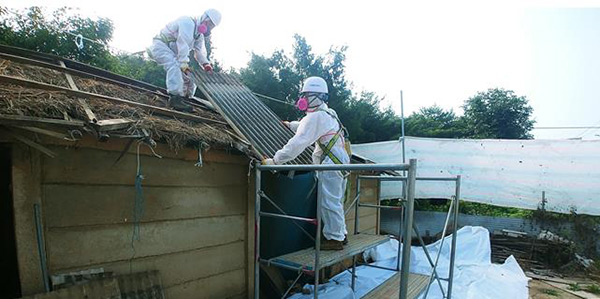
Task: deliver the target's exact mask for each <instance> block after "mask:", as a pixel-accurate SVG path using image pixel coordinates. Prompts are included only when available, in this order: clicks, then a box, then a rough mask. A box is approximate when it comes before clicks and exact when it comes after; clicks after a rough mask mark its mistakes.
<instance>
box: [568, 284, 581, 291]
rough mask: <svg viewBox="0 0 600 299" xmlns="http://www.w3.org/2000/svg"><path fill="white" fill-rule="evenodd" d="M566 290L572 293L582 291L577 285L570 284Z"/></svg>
mask: <svg viewBox="0 0 600 299" xmlns="http://www.w3.org/2000/svg"><path fill="white" fill-rule="evenodd" d="M567 289H569V291H574V292H577V291H581V290H582V289H581V286H580V285H579V284H578V283H570V284H569V287H568V288H567Z"/></svg>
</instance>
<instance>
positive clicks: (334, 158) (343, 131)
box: [317, 109, 348, 164]
mask: <svg viewBox="0 0 600 299" xmlns="http://www.w3.org/2000/svg"><path fill="white" fill-rule="evenodd" d="M318 111H324V112H325V113H327V114H329V116H331V117H333V118H334V119H335V120H336V121H337V122H338V125H339V127H340V129H339V130H338V131H337V132H335V134H334V135H333V137H331V139H329V142H327V144H323V143H321V141H320V140H317V144H318V145H319V147H320V148H321V150H322V151H323V155H321V163H323V160H325V157H329V159H331V161H333V163H335V164H343V163H342V161H341V160H340V159H339V158H338V157H337V156H336V155H335V154H333V152H332V151H331V150H332V149H333V147H334V146H335V143H336V142H337V141H338V139H340V138H342V134H344V136H348V132H347V131H346V128H345V127H344V126H343V125H342V122H341V121H340V119H339V118H338V117H337V115H335V114H334V113H332V112H331V111H329V110H327V109H319V110H318ZM323 136H325V135H323ZM323 136H321V137H323ZM321 137H319V139H321ZM344 149H346V148H345V147H344ZM346 150H347V149H346Z"/></svg>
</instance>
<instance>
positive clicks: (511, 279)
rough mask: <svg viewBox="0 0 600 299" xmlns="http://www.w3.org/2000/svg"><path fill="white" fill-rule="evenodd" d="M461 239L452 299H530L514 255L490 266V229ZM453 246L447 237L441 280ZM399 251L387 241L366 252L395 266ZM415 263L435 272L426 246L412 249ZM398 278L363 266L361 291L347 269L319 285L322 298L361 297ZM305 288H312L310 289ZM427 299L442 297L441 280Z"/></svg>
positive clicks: (467, 232) (306, 298) (433, 249)
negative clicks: (354, 287)
mask: <svg viewBox="0 0 600 299" xmlns="http://www.w3.org/2000/svg"><path fill="white" fill-rule="evenodd" d="M457 238H458V239H457V245H456V249H457V251H456V252H457V254H456V260H455V264H454V283H453V289H452V298H465V299H481V298H483V299H486V298H511V299H527V298H528V296H529V290H528V288H527V284H528V280H529V279H528V278H527V277H526V276H525V273H523V270H521V267H519V264H518V263H517V261H516V260H515V259H514V257H512V256H510V257H509V258H508V259H506V261H505V262H504V264H502V265H498V264H492V263H491V247H490V239H489V232H488V231H487V230H486V229H485V228H482V227H470V226H467V227H463V228H462V229H460V230H459V231H458V232H457ZM450 242H451V238H450V236H448V237H446V240H445V241H444V246H443V247H442V250H441V254H440V259H439V262H438V268H437V271H438V274H439V275H440V276H441V277H447V276H448V274H447V273H448V269H449V264H450ZM440 244H441V241H438V242H436V243H433V244H430V245H428V246H427V249H428V251H429V253H430V255H431V256H432V258H434V259H435V256H436V255H437V252H438V251H439V248H440ZM397 250H398V241H396V240H390V241H389V242H388V243H385V244H382V245H380V246H378V247H377V248H375V249H373V250H371V251H369V252H366V253H365V254H366V255H368V256H369V257H371V258H372V259H374V260H375V262H374V263H373V264H375V265H378V266H383V267H388V268H395V267H396V263H397V259H396V254H397ZM410 260H411V263H410V270H411V272H412V273H417V274H424V275H430V274H431V267H430V265H429V262H428V261H427V259H426V257H425V253H424V251H423V248H422V247H417V246H413V247H412V249H411V258H410ZM394 274H395V272H394V271H389V270H383V269H379V268H373V267H367V266H360V267H357V275H358V278H357V280H356V292H352V289H351V288H350V284H351V279H352V276H351V274H350V273H349V272H348V271H345V272H342V273H340V274H338V275H336V276H335V277H333V278H332V279H331V280H330V281H329V282H328V283H326V284H323V285H321V286H319V298H335V299H338V298H339V299H354V298H361V297H362V296H364V295H366V294H368V293H369V292H370V291H371V290H373V289H374V288H375V287H377V286H378V285H380V284H381V283H383V282H385V281H386V280H387V279H388V278H390V277H391V276H392V275H394ZM306 287H307V288H309V289H311V290H312V289H313V288H312V286H310V285H307V286H306ZM442 287H443V288H444V292H446V291H447V283H446V282H444V281H442ZM290 298H294V299H310V298H313V295H312V294H309V295H305V294H295V295H293V296H291V297H290ZM421 298H423V295H421ZM427 298H428V299H431V298H443V296H442V293H441V290H440V287H439V285H438V284H437V282H435V281H434V282H433V284H432V285H431V288H430V290H429V295H428V296H427Z"/></svg>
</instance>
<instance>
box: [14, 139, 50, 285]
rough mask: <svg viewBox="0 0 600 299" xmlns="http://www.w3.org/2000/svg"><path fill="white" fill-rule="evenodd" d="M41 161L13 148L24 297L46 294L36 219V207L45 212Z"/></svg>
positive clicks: (17, 146)
mask: <svg viewBox="0 0 600 299" xmlns="http://www.w3.org/2000/svg"><path fill="white" fill-rule="evenodd" d="M41 160H42V157H40V154H39V152H38V151H33V150H29V149H28V148H27V146H23V145H21V144H14V145H13V146H12V184H11V186H12V187H11V188H12V194H13V202H14V207H13V210H14V215H15V218H14V223H15V236H16V240H15V241H16V248H17V260H18V264H19V278H20V279H19V280H20V282H21V291H22V295H23V296H27V295H33V294H36V293H40V292H43V291H44V282H43V280H42V271H41V269H40V256H39V251H38V247H37V238H36V234H35V220H34V216H33V205H34V204H39V205H40V206H41V207H42V211H43V210H44V206H43V204H42V183H41V174H42V166H41ZM43 222H44V221H42V223H43Z"/></svg>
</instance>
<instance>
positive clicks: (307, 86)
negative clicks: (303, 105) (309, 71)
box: [301, 77, 329, 93]
mask: <svg viewBox="0 0 600 299" xmlns="http://www.w3.org/2000/svg"><path fill="white" fill-rule="evenodd" d="M301 92H319V93H329V91H328V90H327V82H325V80H324V79H323V78H321V77H308V78H306V80H304V84H303V85H302V91H301Z"/></svg>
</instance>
